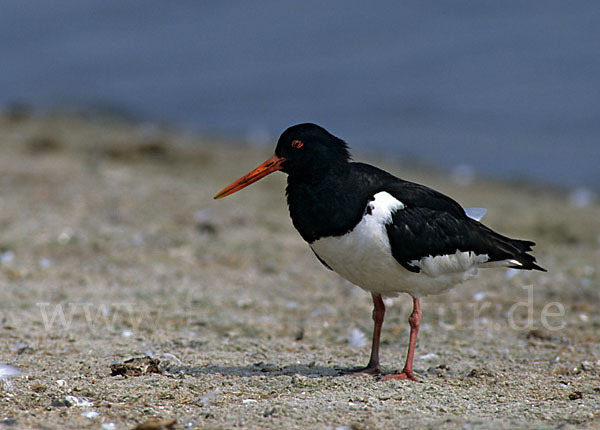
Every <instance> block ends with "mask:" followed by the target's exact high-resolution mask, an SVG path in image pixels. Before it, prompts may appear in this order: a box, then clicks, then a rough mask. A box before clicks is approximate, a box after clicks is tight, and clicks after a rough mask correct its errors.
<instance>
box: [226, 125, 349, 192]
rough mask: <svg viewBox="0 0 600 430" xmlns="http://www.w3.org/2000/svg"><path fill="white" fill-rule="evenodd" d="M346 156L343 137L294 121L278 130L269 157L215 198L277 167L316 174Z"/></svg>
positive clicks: (347, 159)
mask: <svg viewBox="0 0 600 430" xmlns="http://www.w3.org/2000/svg"><path fill="white" fill-rule="evenodd" d="M349 160H350V153H349V152H348V146H347V145H346V143H345V142H344V141H343V140H342V139H339V138H338V137H335V136H334V135H333V134H331V133H329V132H328V131H327V130H325V129H324V128H323V127H320V126H318V125H316V124H311V123H305V124H297V125H294V126H292V127H290V128H288V129H287V130H286V131H284V132H283V133H282V134H281V136H280V137H279V140H278V141H277V147H276V148H275V154H274V155H273V156H272V157H271V158H269V159H268V160H267V161H265V162H264V163H263V164H261V165H260V166H258V167H257V168H256V169H254V170H252V171H251V172H249V173H248V174H246V175H244V176H242V177H241V178H240V179H238V180H237V181H235V182H233V183H232V184H231V185H229V186H228V187H225V188H223V189H222V190H221V191H220V192H219V193H218V194H217V195H216V196H215V199H220V198H222V197H225V196H228V195H230V194H233V193H235V192H236V191H239V190H241V189H242V188H245V187H247V186H248V185H250V184H252V183H254V182H256V181H258V180H259V179H261V178H264V177H265V176H267V175H268V174H270V173H272V172H275V171H277V170H281V171H283V172H285V173H287V174H289V175H298V176H300V175H315V174H318V172H323V171H326V170H328V169H331V168H332V167H333V166H336V165H339V164H341V163H346V162H348V161H349Z"/></svg>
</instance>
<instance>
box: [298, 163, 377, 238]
mask: <svg viewBox="0 0 600 430" xmlns="http://www.w3.org/2000/svg"><path fill="white" fill-rule="evenodd" d="M348 166H349V165H348V164H346V165H345V166H344V168H340V169H336V168H332V169H328V170H327V171H324V172H322V173H321V174H318V175H314V174H313V175H304V176H301V175H300V176H299V175H290V176H289V177H288V185H287V189H286V194H287V202H288V206H289V210H290V217H291V218H292V222H293V224H294V227H296V230H298V232H299V233H300V235H301V236H302V238H304V240H306V241H307V242H308V243H312V242H313V241H315V240H317V239H319V238H321V237H326V236H341V235H343V234H345V233H347V232H349V231H351V230H352V229H353V228H354V226H356V224H358V223H359V222H360V220H361V219H362V211H363V210H364V207H365V206H366V203H367V200H368V197H367V196H365V197H364V198H362V197H361V196H360V195H357V193H356V187H357V184H355V183H353V180H352V178H353V176H352V175H351V174H349V173H350V171H351V170H350V169H349V168H348ZM362 200H364V201H362Z"/></svg>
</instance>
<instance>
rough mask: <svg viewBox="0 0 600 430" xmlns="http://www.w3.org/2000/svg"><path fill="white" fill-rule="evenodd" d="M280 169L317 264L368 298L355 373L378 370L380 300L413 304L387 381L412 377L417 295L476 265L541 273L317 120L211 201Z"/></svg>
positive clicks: (524, 254)
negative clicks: (358, 157)
mask: <svg viewBox="0 0 600 430" xmlns="http://www.w3.org/2000/svg"><path fill="white" fill-rule="evenodd" d="M277 170H281V171H283V172H285V173H287V174H288V181H287V188H286V194H287V202H288V206H289V211H290V216H291V218H292V222H293V224H294V227H296V229H297V230H298V232H299V233H300V235H301V236H302V238H303V239H304V240H305V241H306V242H308V245H309V246H310V248H311V249H312V251H313V252H314V253H315V255H316V256H317V258H318V259H319V261H320V262H321V263H323V265H325V266H326V267H327V268H329V269H331V270H333V271H335V272H337V273H338V274H339V275H341V276H342V277H344V278H345V279H347V280H348V281H350V282H352V283H353V284H355V285H357V286H359V287H360V288H362V289H364V290H366V291H368V292H370V293H371V296H372V298H373V304H374V309H373V320H374V323H375V324H374V331H373V344H372V350H371V357H370V360H369V363H368V364H367V366H366V367H365V368H362V369H360V370H356V371H355V372H356V373H369V374H379V373H380V364H379V338H380V334H381V326H382V324H383V318H384V314H385V305H384V303H383V300H382V297H385V296H395V295H397V294H398V293H408V294H410V295H411V296H412V298H413V312H412V314H411V315H410V318H409V320H408V321H409V324H410V340H409V346H408V354H407V357H406V364H405V365H404V369H403V370H402V372H400V373H397V374H392V375H386V376H385V377H384V378H385V379H413V380H414V379H415V376H414V373H413V358H414V353H415V346H416V341H417V334H418V331H419V324H420V322H421V316H422V313H421V307H420V302H419V300H420V298H421V297H423V296H427V295H430V294H440V293H443V292H444V291H447V290H448V289H449V288H451V287H453V286H454V285H456V284H458V283H460V282H463V281H465V280H467V279H469V278H472V277H473V276H474V275H476V274H477V271H478V269H479V268H486V267H510V268H515V269H523V270H532V269H535V270H541V271H545V269H543V268H542V267H540V266H538V265H537V264H536V259H535V257H534V256H532V255H530V254H528V252H529V251H531V247H532V246H533V245H535V244H534V243H533V242H530V241H526V240H518V239H510V238H508V237H506V236H503V235H501V234H499V233H496V232H495V231H493V230H492V229H490V228H488V227H486V226H485V225H483V224H482V223H480V222H479V221H477V220H476V219H474V218H477V217H475V216H473V215H471V217H470V216H469V215H470V214H468V213H467V212H466V211H465V209H463V208H462V207H461V206H460V205H459V204H458V203H457V202H455V201H454V200H452V199H451V198H450V197H447V196H445V195H444V194H442V193H440V192H438V191H435V190H433V189H431V188H428V187H426V186H423V185H419V184H416V183H413V182H409V181H405V180H403V179H399V178H397V177H395V176H393V175H391V174H390V173H387V172H385V171H383V170H381V169H378V168H377V167H374V166H371V165H369V164H364V163H357V162H352V161H351V157H350V153H349V152H348V146H347V145H346V143H345V142H344V141H343V140H341V139H339V138H338V137H336V136H334V135H332V134H331V133H329V132H328V131H327V130H325V129H324V128H322V127H320V126H318V125H315V124H308V123H307V124H298V125H294V126H292V127H290V128H288V129H287V130H286V131H285V132H283V134H282V135H281V137H280V138H279V141H278V142H277V147H276V149H275V154H274V155H273V157H271V158H270V159H269V160H267V161H265V162H264V163H263V164H261V165H260V166H258V167H257V168H256V169H254V170H253V171H251V172H250V173H248V174H247V175H245V176H243V177H242V178H240V179H238V180H237V181H235V182H234V183H232V184H231V185H229V186H228V187H226V188H224V189H223V190H222V191H220V192H219V193H218V194H217V195H216V196H215V198H216V199H218V198H222V197H225V196H227V195H229V194H232V193H234V192H236V191H239V190H241V189H242V188H244V187H246V186H248V185H250V184H252V183H253V182H256V181H257V180H259V179H261V178H263V177H264V176H266V175H268V174H269V173H272V172H275V171H277Z"/></svg>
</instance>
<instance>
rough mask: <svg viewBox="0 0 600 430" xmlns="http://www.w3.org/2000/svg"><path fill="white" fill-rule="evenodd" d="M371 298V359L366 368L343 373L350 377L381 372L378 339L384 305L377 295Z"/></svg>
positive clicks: (372, 295)
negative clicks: (372, 325) (372, 324)
mask: <svg viewBox="0 0 600 430" xmlns="http://www.w3.org/2000/svg"><path fill="white" fill-rule="evenodd" d="M371 297H372V298H373V322H374V328H373V344H372V346H371V358H369V364H367V367H364V368H361V369H357V370H350V371H346V372H344V373H347V374H351V375H364V374H368V375H378V374H379V373H380V372H381V367H380V366H379V339H380V337H381V326H382V325H383V317H384V316H385V305H384V304H383V299H382V298H381V296H380V295H379V294H371Z"/></svg>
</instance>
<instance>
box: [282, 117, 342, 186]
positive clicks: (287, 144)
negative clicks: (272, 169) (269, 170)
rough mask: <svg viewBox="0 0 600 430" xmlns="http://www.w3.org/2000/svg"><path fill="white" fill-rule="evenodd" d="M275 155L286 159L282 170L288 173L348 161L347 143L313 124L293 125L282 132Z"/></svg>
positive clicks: (318, 168)
mask: <svg viewBox="0 0 600 430" xmlns="http://www.w3.org/2000/svg"><path fill="white" fill-rule="evenodd" d="M275 155H277V156H278V157H282V158H285V162H284V163H283V164H282V170H283V171H284V172H286V173H288V174H293V173H301V172H304V173H308V172H314V171H315V170H321V169H327V168H330V167H331V166H334V165H338V164H340V163H346V162H348V161H349V160H350V153H349V152H348V145H346V142H344V141H343V140H342V139H340V138H338V137H336V136H334V135H333V134H331V133H329V132H328V131H327V130H325V129H324V128H323V127H320V126H318V125H316V124H312V123H304V124H297V125H293V126H291V127H290V128H288V129H287V130H286V131H284V132H283V133H282V134H281V137H279V141H278V142H277V147H276V148H275Z"/></svg>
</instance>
